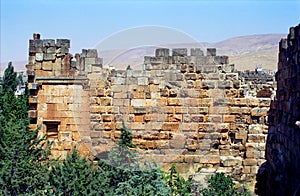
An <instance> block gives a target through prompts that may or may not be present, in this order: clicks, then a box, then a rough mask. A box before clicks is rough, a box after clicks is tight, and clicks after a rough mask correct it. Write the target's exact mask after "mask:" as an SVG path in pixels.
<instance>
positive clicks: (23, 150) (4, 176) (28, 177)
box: [0, 63, 50, 195]
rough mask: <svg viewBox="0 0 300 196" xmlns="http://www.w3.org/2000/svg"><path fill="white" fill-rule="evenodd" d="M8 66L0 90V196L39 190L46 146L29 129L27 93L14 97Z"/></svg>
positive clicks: (13, 80)
mask: <svg viewBox="0 0 300 196" xmlns="http://www.w3.org/2000/svg"><path fill="white" fill-rule="evenodd" d="M13 70H14V68H13V66H12V64H11V63H10V64H9V65H8V68H7V69H6V70H5V74H4V77H3V78H4V80H3V86H2V87H1V88H0V137H1V140H0V194H3V195H19V194H29V195H31V194H34V193H38V192H39V191H42V190H43V189H44V185H45V182H46V178H45V177H44V174H45V173H47V166H46V164H45V162H47V160H48V156H49V154H50V150H49V148H50V145H48V144H47V143H46V140H45V138H38V137H37V133H38V130H35V131H32V130H30V129H29V119H28V114H27V111H28V109H29V104H28V96H29V95H28V91H27V90H26V93H25V95H21V96H18V97H16V96H15V95H14V91H15V90H16V87H17V84H18V81H17V75H16V73H15V72H14V71H13Z"/></svg>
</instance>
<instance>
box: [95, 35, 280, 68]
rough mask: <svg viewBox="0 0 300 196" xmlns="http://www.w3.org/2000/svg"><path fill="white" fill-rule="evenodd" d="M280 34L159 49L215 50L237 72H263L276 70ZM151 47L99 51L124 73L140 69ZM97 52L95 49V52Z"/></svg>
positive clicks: (150, 54) (175, 45)
mask: <svg viewBox="0 0 300 196" xmlns="http://www.w3.org/2000/svg"><path fill="white" fill-rule="evenodd" d="M285 36H286V35H284V34H266V35H249V36H241V37H234V38H230V39H227V40H224V41H221V42H216V43H207V42H200V43H183V44H169V45H162V46H159V47H166V48H177V47H184V48H193V47H200V48H202V49H203V50H204V51H205V50H206V48H209V47H214V48H217V55H227V56H229V57H230V58H229V60H230V63H233V64H235V67H236V68H237V69H238V70H247V69H250V70H253V69H255V67H256V65H262V66H263V68H264V69H269V70H276V69H277V53H278V43H279V41H280V39H281V38H283V37H285ZM156 48H157V47H155V46H141V47H138V48H132V49H129V50H110V51H100V56H101V57H103V58H104V64H110V65H112V66H114V67H116V68H118V69H125V68H126V67H127V65H131V67H133V68H134V69H142V65H143V60H144V56H154V53H155V49H156ZM98 50H99V49H98Z"/></svg>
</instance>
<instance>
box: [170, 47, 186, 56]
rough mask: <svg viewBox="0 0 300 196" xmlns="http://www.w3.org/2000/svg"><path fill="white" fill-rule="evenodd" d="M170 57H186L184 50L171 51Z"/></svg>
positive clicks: (175, 49)
mask: <svg viewBox="0 0 300 196" xmlns="http://www.w3.org/2000/svg"><path fill="white" fill-rule="evenodd" d="M172 56H187V49H186V48H174V49H172Z"/></svg>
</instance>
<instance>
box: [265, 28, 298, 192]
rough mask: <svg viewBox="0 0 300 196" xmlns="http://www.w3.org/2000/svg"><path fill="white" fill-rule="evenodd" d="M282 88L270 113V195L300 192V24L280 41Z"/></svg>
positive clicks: (267, 170) (267, 168)
mask: <svg viewBox="0 0 300 196" xmlns="http://www.w3.org/2000/svg"><path fill="white" fill-rule="evenodd" d="M276 81H277V84H278V89H277V91H276V99H275V100H274V101H272V104H271V109H270V112H269V123H270V125H269V134H268V139H267V145H266V148H267V149H266V159H267V162H266V164H264V166H263V167H262V168H261V173H264V175H265V177H266V178H267V179H266V180H267V184H266V189H265V190H266V193H263V194H267V195H299V194H300V129H299V127H300V24H299V25H298V26H296V27H291V28H290V32H289V34H288V36H287V39H282V40H281V41H280V43H279V61H278V72H277V74H276Z"/></svg>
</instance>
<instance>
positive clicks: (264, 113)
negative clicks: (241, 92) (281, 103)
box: [251, 107, 268, 116]
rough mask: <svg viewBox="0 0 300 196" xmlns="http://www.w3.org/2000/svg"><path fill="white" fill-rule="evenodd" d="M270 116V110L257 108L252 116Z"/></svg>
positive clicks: (252, 110)
mask: <svg viewBox="0 0 300 196" xmlns="http://www.w3.org/2000/svg"><path fill="white" fill-rule="evenodd" d="M267 115H268V108H266V107H264V108H260V107H255V108H253V109H251V116H267Z"/></svg>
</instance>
